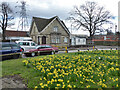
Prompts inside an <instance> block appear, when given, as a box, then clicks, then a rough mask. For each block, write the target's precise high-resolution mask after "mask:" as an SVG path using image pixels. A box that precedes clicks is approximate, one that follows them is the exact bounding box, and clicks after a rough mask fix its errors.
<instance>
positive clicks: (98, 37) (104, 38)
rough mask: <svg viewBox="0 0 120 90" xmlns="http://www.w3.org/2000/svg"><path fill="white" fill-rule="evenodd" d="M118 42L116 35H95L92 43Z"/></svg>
mask: <svg viewBox="0 0 120 90" xmlns="http://www.w3.org/2000/svg"><path fill="white" fill-rule="evenodd" d="M118 40H119V37H118V35H95V36H94V37H93V39H92V41H94V42H95V41H111V42H116V41H118Z"/></svg>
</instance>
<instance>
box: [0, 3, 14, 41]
mask: <svg viewBox="0 0 120 90" xmlns="http://www.w3.org/2000/svg"><path fill="white" fill-rule="evenodd" d="M0 9H1V10H0V14H1V19H0V27H1V28H2V39H3V40H5V30H6V28H7V26H8V25H11V24H9V23H8V21H10V20H12V19H13V10H12V9H11V8H10V6H9V4H8V3H6V2H2V3H1V4H0Z"/></svg>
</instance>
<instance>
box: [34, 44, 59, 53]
mask: <svg viewBox="0 0 120 90" xmlns="http://www.w3.org/2000/svg"><path fill="white" fill-rule="evenodd" d="M39 48H40V49H41V48H52V49H53V50H54V51H55V52H58V51H59V49H58V48H57V47H52V46H51V45H47V44H42V45H37V47H36V49H39Z"/></svg>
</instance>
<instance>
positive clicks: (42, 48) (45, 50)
mask: <svg viewBox="0 0 120 90" xmlns="http://www.w3.org/2000/svg"><path fill="white" fill-rule="evenodd" d="M56 50H57V49H56ZM54 53H55V49H54V48H52V47H50V46H49V45H39V46H37V47H36V49H30V50H27V51H26V52H25V53H24V54H25V55H26V56H35V55H45V54H51V55H52V54H54Z"/></svg>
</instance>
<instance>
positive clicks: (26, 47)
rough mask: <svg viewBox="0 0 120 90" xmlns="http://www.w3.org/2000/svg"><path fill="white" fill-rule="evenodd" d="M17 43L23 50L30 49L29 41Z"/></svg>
mask: <svg viewBox="0 0 120 90" xmlns="http://www.w3.org/2000/svg"><path fill="white" fill-rule="evenodd" d="M18 44H19V45H20V46H21V48H23V49H24V51H26V50H29V49H30V43H29V42H19V43H18Z"/></svg>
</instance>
